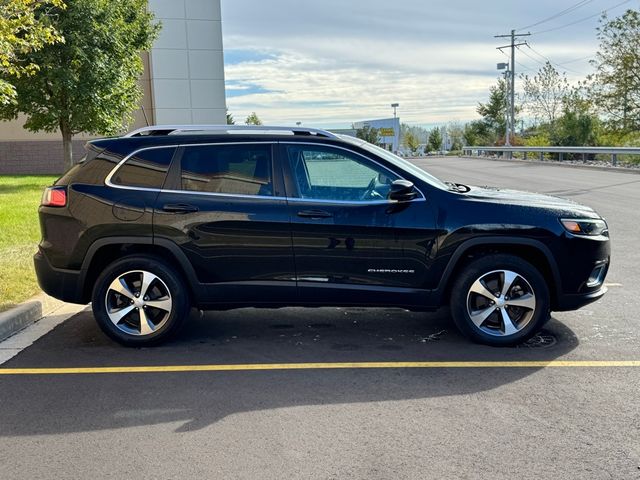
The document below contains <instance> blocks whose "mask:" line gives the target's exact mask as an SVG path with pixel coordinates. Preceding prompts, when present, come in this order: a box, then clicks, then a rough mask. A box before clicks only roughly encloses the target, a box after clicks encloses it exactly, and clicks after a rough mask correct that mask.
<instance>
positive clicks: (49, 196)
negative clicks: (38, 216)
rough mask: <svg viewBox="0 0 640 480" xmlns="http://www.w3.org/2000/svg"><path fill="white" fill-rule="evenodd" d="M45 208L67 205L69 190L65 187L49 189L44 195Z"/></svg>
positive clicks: (45, 190)
mask: <svg viewBox="0 0 640 480" xmlns="http://www.w3.org/2000/svg"><path fill="white" fill-rule="evenodd" d="M41 205H42V206H43V207H64V206H66V205H67V189H66V188H65V187H47V188H45V189H44V193H43V194H42V202H41Z"/></svg>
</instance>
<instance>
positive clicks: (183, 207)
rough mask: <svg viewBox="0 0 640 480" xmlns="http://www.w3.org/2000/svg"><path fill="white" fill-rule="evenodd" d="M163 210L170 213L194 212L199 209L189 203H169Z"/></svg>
mask: <svg viewBox="0 0 640 480" xmlns="http://www.w3.org/2000/svg"><path fill="white" fill-rule="evenodd" d="M162 210H163V211H165V212H170V213H194V212H197V211H198V210H199V209H198V207H196V206H195V205H187V204H186V203H168V204H166V205H165V206H164V207H162Z"/></svg>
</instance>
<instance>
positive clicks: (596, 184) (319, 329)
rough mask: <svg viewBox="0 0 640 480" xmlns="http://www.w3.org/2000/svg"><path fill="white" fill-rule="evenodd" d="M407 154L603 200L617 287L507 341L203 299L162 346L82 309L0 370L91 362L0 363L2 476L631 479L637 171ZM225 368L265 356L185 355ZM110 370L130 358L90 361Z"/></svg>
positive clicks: (391, 320)
mask: <svg viewBox="0 0 640 480" xmlns="http://www.w3.org/2000/svg"><path fill="white" fill-rule="evenodd" d="M416 163H417V164H418V165H419V166H421V167H423V168H425V169H427V170H428V171H429V172H431V173H433V174H435V175H436V176H439V177H440V178H442V179H444V180H451V181H457V182H460V183H471V184H477V185H494V186H497V185H499V186H504V187H509V188H516V189H525V190H533V191H539V192H546V193H552V194H554V195H559V196H563V197H567V198H571V199H574V200H576V201H578V202H581V203H585V204H587V205H590V206H593V207H595V208H596V209H597V210H598V211H599V212H600V213H601V214H603V215H604V216H605V217H606V218H607V220H608V222H609V226H610V230H611V236H612V240H613V244H612V249H613V258H612V266H611V269H610V272H609V276H608V278H607V283H608V284H609V285H610V290H609V293H608V294H607V295H606V296H605V297H604V299H603V300H601V301H599V302H597V303H595V304H592V305H589V306H587V307H585V308H583V309H582V310H579V311H576V312H567V313H557V314H553V318H552V320H551V321H550V322H549V323H548V324H547V326H546V327H545V330H544V331H543V332H542V335H540V336H539V337H537V338H536V339H535V341H533V342H530V343H529V344H526V345H522V346H519V347H517V348H505V349H497V348H490V347H484V346H479V345H474V344H471V343H469V342H468V341H466V340H465V339H464V338H462V337H461V336H460V335H459V334H458V333H457V332H456V331H455V329H454V328H453V325H452V324H451V323H450V320H449V316H448V312H447V311H446V310H445V309H443V310H441V311H438V312H435V313H417V312H407V311H403V310H399V309H364V308H354V309H339V308H333V307H326V308H322V309H316V310H311V309H296V308H287V309H276V310H254V309H241V310H232V311H228V312H209V313H207V314H205V315H204V317H200V316H199V315H198V314H197V313H195V312H194V315H193V317H192V319H191V321H190V322H189V324H188V326H187V327H186V328H185V330H184V331H183V332H182V334H181V336H180V337H179V338H178V339H176V340H175V341H173V342H171V343H169V344H166V345H163V346H161V347H157V348H153V349H125V348H122V347H119V346H117V345H116V344H114V343H112V342H111V341H109V340H108V339H107V338H106V337H104V336H103V335H102V333H101V332H100V331H99V330H98V328H97V326H96V325H95V323H94V321H93V318H92V316H91V314H90V313H89V312H83V313H80V314H78V315H76V316H75V317H73V318H71V319H70V320H68V321H66V322H64V323H63V324H61V325H60V326H58V327H57V328H55V329H54V330H53V331H51V332H50V333H48V334H47V335H45V336H43V337H42V338H40V339H39V340H38V341H37V342H36V343H35V344H34V345H32V346H31V347H29V348H27V349H25V350H24V351H22V352H21V353H20V354H19V355H17V356H16V357H14V358H13V359H12V360H10V361H9V362H7V363H5V364H4V365H2V366H0V372H1V371H2V370H3V369H4V370H6V369H29V368H34V369H41V368H71V369H73V368H83V369H87V370H85V372H84V373H61V372H64V370H62V371H55V370H54V371H52V372H50V373H44V374H36V375H33V374H18V375H0V459H1V460H0V478H3V479H4V478H6V479H13V478H180V479H184V478H202V479H204V478H207V479H209V478H216V479H218V478H220V479H232V478H242V479H262V478H265V479H284V478H292V479H298V478H301V479H302V478H305V479H306V478H313V479H343V478H353V479H400V478H402V479H405V478H407V479H409V478H410V479H425V478H455V479H503V478H504V479H507V478H509V479H511V478H554V479H610V478H613V479H634V478H640V406H639V404H638V392H639V391H640V363H638V360H640V333H639V330H640V328H639V327H640V316H639V315H638V311H639V310H640V299H639V296H638V292H639V289H638V285H639V284H640V272H639V270H638V266H640V251H639V250H638V248H637V246H638V241H639V240H640V235H639V234H640V227H639V226H638V225H640V208H639V207H640V175H635V174H625V173H617V172H603V171H596V170H582V169H580V170H579V169H572V168H561V167H554V166H540V165H535V164H523V163H508V162H497V161H490V160H474V159H458V158H429V159H424V160H417V161H416ZM0 348H2V344H0ZM489 361H491V362H500V363H496V364H495V365H493V366H491V367H487V366H486V364H483V363H478V362H489ZM558 361H565V362H566V363H565V364H557V363H555V364H554V363H551V364H550V365H552V366H545V364H547V363H548V362H558ZM589 361H597V362H600V363H598V364H597V366H593V365H592V364H589V363H588V362H589ZM359 362H395V363H394V365H389V364H386V365H385V368H353V367H354V366H353V365H351V366H350V364H352V363H359ZM411 362H466V363H460V364H456V365H451V366H436V367H435V368H427V367H429V366H433V364H429V363H426V364H425V365H424V366H422V368H415V364H412V363H411ZM513 362H525V363H518V364H514V363H513ZM616 362H618V363H616ZM620 362H628V363H620ZM631 362H636V363H633V364H632V363H631ZM299 363H308V364H309V365H307V366H306V367H305V368H301V369H288V368H286V365H290V364H299ZM318 363H320V364H321V365H318ZM327 363H331V364H333V365H334V366H336V367H338V366H339V367H340V368H327V365H325V364H327ZM236 364H250V365H265V369H263V370H238V371H226V370H221V371H220V370H218V371H216V370H215V369H210V371H196V370H197V369H198V367H201V366H216V365H217V366H220V365H236ZM273 364H286V365H281V366H279V367H277V368H274V367H273ZM270 365H271V366H270ZM514 365H516V366H514ZM137 366H155V367H157V370H156V371H153V372H147V373H135V372H132V371H129V367H137ZM166 366H188V367H187V368H185V369H184V370H186V371H165V370H168V369H166V368H165V367H166ZM189 366H190V367H189ZM102 367H122V368H121V370H120V371H114V372H111V373H90V372H92V369H100V368H102ZM389 367H391V368H389ZM99 371H100V370H93V372H99Z"/></svg>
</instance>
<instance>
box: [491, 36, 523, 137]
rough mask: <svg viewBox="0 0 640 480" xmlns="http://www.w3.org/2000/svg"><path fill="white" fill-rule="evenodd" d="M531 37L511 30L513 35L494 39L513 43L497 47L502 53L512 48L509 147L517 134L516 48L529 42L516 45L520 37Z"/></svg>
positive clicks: (508, 86) (508, 110) (508, 122)
mask: <svg viewBox="0 0 640 480" xmlns="http://www.w3.org/2000/svg"><path fill="white" fill-rule="evenodd" d="M529 35H531V34H530V33H516V31H515V30H511V33H509V34H507V35H495V36H494V38H511V43H510V44H509V45H503V46H502V47H497V50H500V51H502V49H503V48H511V62H510V65H509V71H508V72H507V73H508V75H509V78H508V79H506V81H507V99H508V102H509V106H508V108H507V112H505V113H506V115H505V117H506V123H507V138H506V139H505V144H506V145H507V146H510V145H511V138H510V137H511V136H512V135H513V134H514V133H515V125H516V101H515V93H516V47H519V46H520V45H526V44H527V42H520V43H516V41H517V40H519V38H518V37H528V36H529Z"/></svg>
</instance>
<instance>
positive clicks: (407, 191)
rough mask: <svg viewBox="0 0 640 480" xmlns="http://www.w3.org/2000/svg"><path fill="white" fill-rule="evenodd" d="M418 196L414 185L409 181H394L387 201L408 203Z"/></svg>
mask: <svg viewBox="0 0 640 480" xmlns="http://www.w3.org/2000/svg"><path fill="white" fill-rule="evenodd" d="M417 196H418V192H417V191H416V187H415V185H413V183H412V182H410V181H409V180H395V181H393V183H391V190H389V200H396V201H398V202H408V201H409V200H413V199H414V198H416V197H417Z"/></svg>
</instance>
